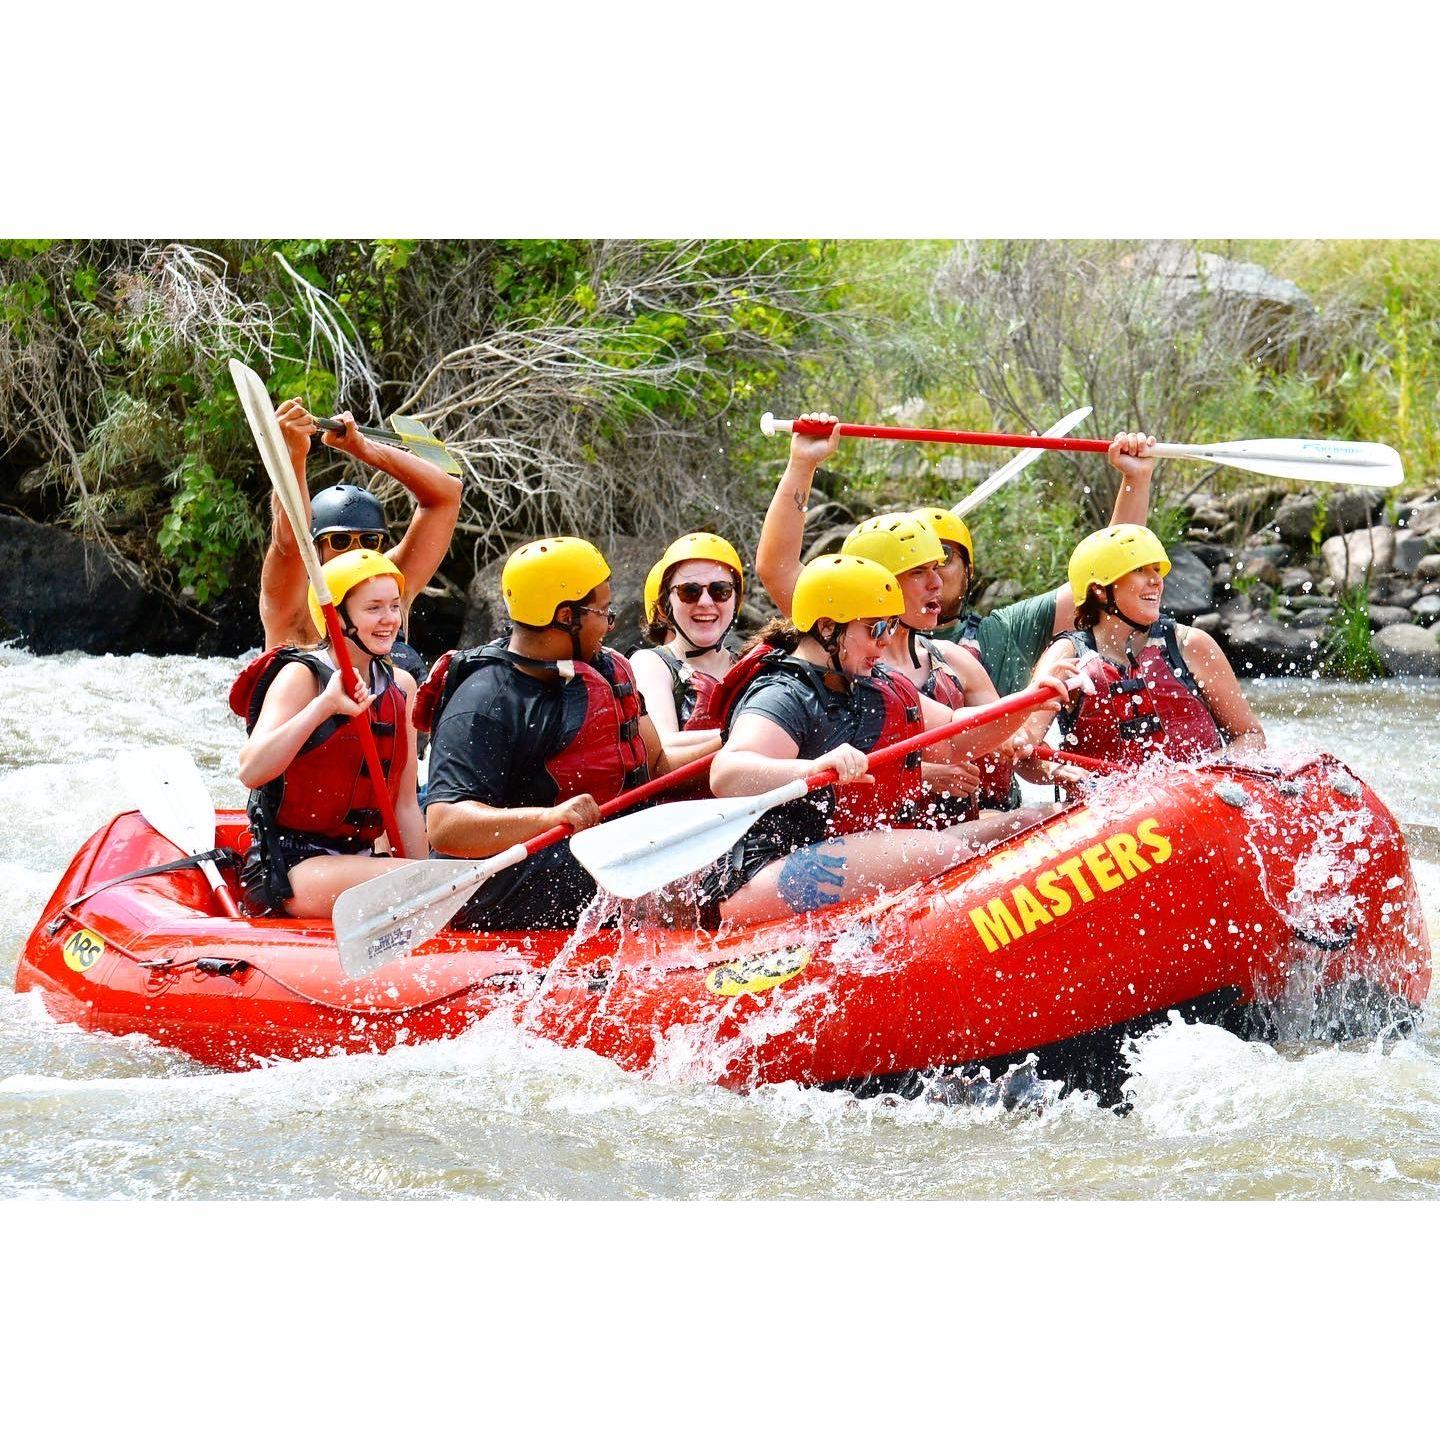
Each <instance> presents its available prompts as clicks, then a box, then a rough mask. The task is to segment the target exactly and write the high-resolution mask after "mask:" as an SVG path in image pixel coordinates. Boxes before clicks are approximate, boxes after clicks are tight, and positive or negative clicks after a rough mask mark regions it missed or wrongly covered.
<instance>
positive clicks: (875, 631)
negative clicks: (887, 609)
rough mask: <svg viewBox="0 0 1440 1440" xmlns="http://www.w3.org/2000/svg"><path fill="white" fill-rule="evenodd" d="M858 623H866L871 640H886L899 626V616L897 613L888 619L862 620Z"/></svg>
mask: <svg viewBox="0 0 1440 1440" xmlns="http://www.w3.org/2000/svg"><path fill="white" fill-rule="evenodd" d="M860 623H861V624H862V625H866V624H867V623H868V627H869V630H870V638H871V639H872V640H888V639H889V638H890V637H891V636H892V635H893V634H894V633H895V632H896V630H898V629H899V628H900V618H899V616H897V615H892V616H891V617H890V618H889V619H888V620H871V621H869V622H866V621H864V620H862V621H861V622H860Z"/></svg>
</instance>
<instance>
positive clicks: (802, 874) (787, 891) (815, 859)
mask: <svg viewBox="0 0 1440 1440" xmlns="http://www.w3.org/2000/svg"><path fill="white" fill-rule="evenodd" d="M844 885H845V850H844V847H843V846H837V845H832V846H831V847H830V848H829V849H828V850H827V849H826V847H825V846H824V845H806V846H804V847H803V848H802V849H800V850H796V851H794V852H793V853H791V854H790V855H787V856H786V857H785V860H784V863H783V864H782V865H781V866H780V878H779V879H778V880H777V882H776V885H775V888H776V889H777V890H778V891H779V893H780V898H781V899H782V900H783V901H784V902H785V903H786V904H787V905H788V906H789V907H790V908H791V909H792V910H793V911H794V912H795V913H796V914H797V915H800V914H803V913H804V912H805V911H807V910H815V909H818V908H819V907H820V906H821V905H833V904H834V903H835V902H836V901H837V900H838V899H839V898H840V891H841V890H842V889H843V888H844Z"/></svg>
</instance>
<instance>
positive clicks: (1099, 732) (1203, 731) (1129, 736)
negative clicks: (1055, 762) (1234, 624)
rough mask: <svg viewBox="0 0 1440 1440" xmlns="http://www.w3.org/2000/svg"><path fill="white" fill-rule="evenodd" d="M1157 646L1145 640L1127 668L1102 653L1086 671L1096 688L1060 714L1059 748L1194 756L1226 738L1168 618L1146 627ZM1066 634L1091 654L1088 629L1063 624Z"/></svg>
mask: <svg viewBox="0 0 1440 1440" xmlns="http://www.w3.org/2000/svg"><path fill="white" fill-rule="evenodd" d="M1150 636H1151V638H1152V639H1158V640H1159V641H1160V644H1159V645H1151V644H1147V645H1146V646H1145V648H1144V649H1143V650H1141V652H1140V654H1139V656H1138V658H1137V660H1136V663H1135V667H1134V669H1133V670H1132V671H1130V672H1129V673H1126V672H1123V671H1121V669H1120V668H1119V667H1118V666H1117V665H1113V664H1111V662H1110V661H1109V660H1104V659H1102V662H1101V664H1100V665H1099V666H1095V665H1093V663H1092V666H1091V670H1090V674H1091V677H1092V678H1093V679H1094V681H1095V686H1096V693H1095V694H1094V695H1082V696H1081V697H1080V700H1079V702H1078V703H1077V704H1076V705H1075V706H1073V707H1072V708H1071V709H1070V710H1068V711H1066V712H1064V713H1063V714H1062V716H1061V725H1062V728H1063V730H1064V733H1065V744H1066V747H1067V748H1069V749H1071V750H1074V751H1075V752H1076V753H1077V754H1080V755H1089V756H1092V757H1093V758H1094V759H1096V760H1109V761H1112V762H1114V763H1116V764H1120V765H1139V764H1140V763H1141V762H1142V761H1145V760H1148V759H1149V758H1150V757H1151V756H1152V755H1157V754H1158V755H1166V756H1168V757H1169V758H1170V759H1172V760H1198V759H1200V758H1201V757H1202V756H1205V755H1210V754H1213V753H1214V752H1215V751H1216V750H1219V749H1221V748H1222V747H1223V745H1224V744H1225V738H1224V736H1223V735H1221V733H1220V727H1219V726H1218V725H1216V723H1215V717H1214V716H1213V715H1212V714H1211V713H1210V707H1209V706H1208V705H1206V703H1205V700H1204V697H1203V696H1202V695H1201V693H1200V686H1199V683H1198V682H1197V681H1196V679H1195V677H1194V675H1192V674H1191V673H1190V667H1189V666H1188V665H1187V664H1186V663H1185V657H1184V656H1183V655H1182V654H1181V653H1180V643H1179V638H1178V636H1177V635H1176V631H1175V622H1174V621H1173V620H1168V619H1162V620H1158V621H1157V622H1156V623H1155V624H1154V625H1153V626H1152V627H1151V630H1150ZM1065 639H1067V640H1069V641H1070V643H1071V644H1072V645H1073V646H1074V647H1075V653H1076V655H1077V656H1078V657H1079V658H1080V660H1081V662H1082V663H1083V662H1084V661H1085V660H1086V658H1087V657H1088V656H1090V655H1091V654H1096V653H1098V651H1097V648H1096V645H1095V635H1094V632H1093V631H1089V630H1069V631H1066V633H1065Z"/></svg>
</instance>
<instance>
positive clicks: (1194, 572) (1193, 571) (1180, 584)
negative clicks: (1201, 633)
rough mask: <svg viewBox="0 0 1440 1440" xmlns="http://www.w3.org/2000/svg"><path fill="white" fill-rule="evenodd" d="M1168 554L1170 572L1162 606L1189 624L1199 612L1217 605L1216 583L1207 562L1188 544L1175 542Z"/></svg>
mask: <svg viewBox="0 0 1440 1440" xmlns="http://www.w3.org/2000/svg"><path fill="white" fill-rule="evenodd" d="M1166 554H1168V555H1169V557H1170V573H1169V574H1168V575H1167V576H1166V577H1165V594H1164V597H1163V599H1162V601H1161V609H1162V610H1163V611H1164V613H1165V614H1166V615H1170V616H1173V617H1174V618H1175V619H1176V620H1178V621H1180V623H1181V624H1182V625H1188V624H1190V623H1191V622H1192V621H1193V620H1194V619H1195V617H1196V616H1197V615H1204V614H1205V613H1206V612H1207V611H1209V610H1211V609H1213V608H1214V589H1215V587H1214V582H1213V581H1212V580H1211V578H1210V571H1209V569H1208V567H1207V566H1206V565H1205V563H1204V561H1202V560H1201V559H1200V557H1199V556H1198V555H1195V554H1193V553H1192V552H1191V551H1190V549H1189V548H1188V547H1187V546H1184V545H1172V546H1170V548H1169V549H1168V550H1167V551H1166Z"/></svg>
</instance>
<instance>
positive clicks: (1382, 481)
mask: <svg viewBox="0 0 1440 1440" xmlns="http://www.w3.org/2000/svg"><path fill="white" fill-rule="evenodd" d="M831 428H832V427H831V426H830V425H828V424H826V423H825V422H824V421H823V420H777V419H776V418H775V417H774V416H773V415H771V414H770V413H769V412H768V411H767V412H766V413H765V414H764V415H763V416H761V418H760V429H761V430H762V431H763V432H764V433H765V434H766V435H780V434H785V435H791V434H793V435H812V436H816V437H824V436H826V435H829V434H830V433H831ZM838 428H839V431H840V433H841V434H842V435H848V436H851V437H853V438H855V439H859V440H913V441H920V442H922V443H929V444H940V445H998V446H1003V447H1005V448H1007V449H1008V448H1010V447H1012V446H1013V447H1016V448H1019V449H1022V450H1072V451H1080V452H1090V453H1093V454H1097V455H1103V454H1104V453H1105V452H1106V451H1107V450H1108V449H1109V448H1110V442H1109V441H1108V440H1082V439H1077V438H1076V437H1074V436H1070V435H1001V434H992V433H990V432H989V431H985V430H907V429H904V428H902V427H901V426H898V425H844V424H842V425H840V426H839V427H838ZM1148 453H1149V454H1151V455H1155V456H1158V457H1160V458H1163V459H1170V460H1204V461H1208V462H1209V463H1210V464H1212V465H1228V466H1229V467H1230V469H1232V470H1248V471H1249V472H1251V473H1252V474H1255V475H1273V476H1276V477H1277V478H1278V479H1281V480H1309V481H1316V482H1321V483H1324V484H1327V485H1368V486H1370V487H1372V488H1375V489H1381V490H1386V489H1389V488H1390V487H1391V486H1394V485H1398V484H1400V482H1401V481H1402V480H1404V478H1405V471H1404V468H1403V467H1402V466H1401V464H1400V456H1399V455H1398V454H1397V453H1396V452H1395V451H1394V450H1393V449H1391V447H1390V446H1388V445H1376V444H1373V443H1370V442H1367V441H1360V440H1231V441H1226V442H1225V443H1223V444H1219V445H1169V444H1164V445H1152V446H1151V447H1150V449H1149V452H1148Z"/></svg>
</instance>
